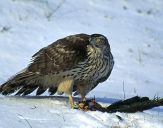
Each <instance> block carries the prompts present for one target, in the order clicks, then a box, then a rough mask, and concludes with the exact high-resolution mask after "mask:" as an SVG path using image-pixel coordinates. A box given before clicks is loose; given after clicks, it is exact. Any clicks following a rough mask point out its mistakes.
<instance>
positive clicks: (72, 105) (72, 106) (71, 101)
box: [69, 95, 74, 108]
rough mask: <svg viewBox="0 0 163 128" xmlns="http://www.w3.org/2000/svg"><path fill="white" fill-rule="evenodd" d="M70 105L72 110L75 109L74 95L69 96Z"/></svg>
mask: <svg viewBox="0 0 163 128" xmlns="http://www.w3.org/2000/svg"><path fill="white" fill-rule="evenodd" d="M69 104H70V106H71V108H74V99H73V97H72V95H69Z"/></svg>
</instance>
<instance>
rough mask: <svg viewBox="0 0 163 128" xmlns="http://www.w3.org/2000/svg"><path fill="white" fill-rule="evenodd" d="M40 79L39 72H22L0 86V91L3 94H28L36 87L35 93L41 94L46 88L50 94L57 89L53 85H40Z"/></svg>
mask: <svg viewBox="0 0 163 128" xmlns="http://www.w3.org/2000/svg"><path fill="white" fill-rule="evenodd" d="M42 83H43V82H42V79H41V77H40V75H39V74H35V73H32V72H27V71H26V72H22V73H19V74H17V75H15V76H14V77H12V78H11V79H9V80H8V81H7V82H6V83H4V84H3V85H1V86H0V93H1V94H3V95H9V94H11V93H14V92H16V91H17V92H16V94H15V95H22V96H24V95H28V94H30V93H32V92H33V91H34V90H36V89H37V91H36V95H41V94H42V93H44V92H45V91H46V90H47V89H48V88H49V89H48V91H49V93H50V95H54V94H55V93H56V91H57V87H53V86H49V87H48V86H44V85H42Z"/></svg>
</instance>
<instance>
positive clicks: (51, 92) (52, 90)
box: [48, 87, 57, 95]
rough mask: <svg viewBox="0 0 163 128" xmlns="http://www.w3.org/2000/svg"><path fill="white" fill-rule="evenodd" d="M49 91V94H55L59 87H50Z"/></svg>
mask: <svg viewBox="0 0 163 128" xmlns="http://www.w3.org/2000/svg"><path fill="white" fill-rule="evenodd" d="M48 92H49V95H54V94H55V93H56V92H57V87H50V88H49V90H48Z"/></svg>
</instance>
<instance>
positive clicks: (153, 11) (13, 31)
mask: <svg viewBox="0 0 163 128" xmlns="http://www.w3.org/2000/svg"><path fill="white" fill-rule="evenodd" d="M0 16H1V17H0V67H1V68H0V69H1V70H0V84H1V83H3V82H4V81H5V80H7V78H9V77H10V76H12V75H13V74H15V73H16V72H18V71H20V70H21V69H23V68H24V67H25V66H26V65H27V64H28V63H29V62H30V59H31V56H32V55H33V54H34V53H35V52H36V51H38V50H39V49H40V48H42V47H44V46H47V45H48V44H50V43H51V42H53V41H55V40H57V39H59V38H62V37H65V36H67V35H70V34H76V33H88V34H92V33H101V34H104V35H105V36H107V37H108V39H109V42H110V45H111V49H112V53H113V55H114V58H115V66H114V69H113V72H112V74H111V76H110V78H109V79H108V80H107V81H106V82H105V83H102V84H100V85H99V86H98V87H97V88H95V89H94V90H93V91H92V92H90V94H89V95H88V97H93V96H94V95H95V96H96V97H97V98H99V99H100V100H99V102H101V103H103V105H108V104H110V103H111V99H123V98H124V97H125V98H128V97H131V96H135V95H140V96H148V97H150V98H153V97H154V96H159V97H163V81H162V78H163V72H162V71H163V42H162V41H163V36H162V35H163V29H162V26H163V1H162V0H155V1H154V0H136V1H129V0H116V1H115V0H81V1H76V0H57V1H55V0H1V1H0ZM45 95H46V94H45ZM0 110H1V111H0V115H1V116H0V128H8V127H11V126H12V127H13V128H22V127H27V128H28V127H29V128H31V127H32V128H44V127H47V128H54V127H57V128H58V127H74V128H75V127H92V128H94V127H98V128H100V127H109V126H110V127H112V128H117V127H125V128H126V127H127V128H128V127H135V128H163V108H161V107H160V108H155V109H152V110H149V111H146V112H144V113H136V114H125V113H115V114H107V113H101V112H81V111H77V110H71V109H70V108H69V106H68V105H67V100H66V99H65V98H63V99H53V98H44V97H41V98H34V97H32V98H15V97H12V98H8V97H3V96H0ZM116 115H119V116H121V117H122V118H123V119H124V120H123V121H120V120H119V119H118V118H117V117H116Z"/></svg>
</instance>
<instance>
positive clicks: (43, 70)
mask: <svg viewBox="0 0 163 128" xmlns="http://www.w3.org/2000/svg"><path fill="white" fill-rule="evenodd" d="M113 65H114V60H113V55H112V53H111V49H110V45H109V42H108V40H107V38H106V37H105V36H104V35H101V34H92V35H88V34H76V35H70V36H67V37H65V38H63V39H59V40H57V41H55V42H54V43H52V44H50V45H48V46H47V47H44V48H42V49H41V50H39V51H38V52H37V53H36V54H34V55H33V56H32V61H31V63H30V64H29V65H28V66H27V67H26V68H25V69H24V70H23V71H21V72H19V73H17V74H16V75H14V76H13V77H11V78H10V79H9V80H8V81H7V82H5V83H4V84H2V85H1V86H0V93H1V94H3V95H9V94H11V93H14V92H15V95H21V96H24V95H28V94H30V93H32V92H33V91H34V90H36V95H41V94H42V93H44V92H45V91H46V90H48V92H49V94H50V95H53V94H55V93H56V92H58V93H59V94H63V93H65V94H67V95H68V96H69V103H70V106H71V107H72V108H73V106H74V101H73V97H72V95H73V94H76V95H77V94H80V95H81V100H85V96H86V94H87V93H88V92H90V91H91V90H92V89H94V88H95V87H96V86H97V85H98V84H99V83H101V82H104V81H105V80H106V79H107V78H108V77H109V76H110V73H111V71H112V69H113Z"/></svg>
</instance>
